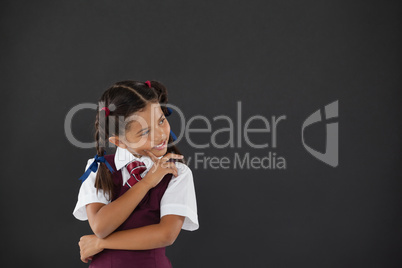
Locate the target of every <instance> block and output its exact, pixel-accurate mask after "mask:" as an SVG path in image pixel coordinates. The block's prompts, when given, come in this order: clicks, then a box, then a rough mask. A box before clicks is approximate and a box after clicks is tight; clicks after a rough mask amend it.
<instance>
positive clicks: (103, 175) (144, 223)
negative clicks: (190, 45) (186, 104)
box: [73, 81, 199, 268]
mask: <svg viewBox="0 0 402 268" xmlns="http://www.w3.org/2000/svg"><path fill="white" fill-rule="evenodd" d="M167 101H168V99H167V91H166V88H165V87H164V86H163V85H162V84H161V83H159V82H157V81H146V82H145V83H142V82H137V81H122V82H118V83H116V84H114V85H113V86H112V87H110V88H109V89H108V90H106V91H105V92H104V93H103V95H102V97H101V99H100V100H99V107H98V108H99V109H98V113H97V115H96V122H95V129H96V133H95V140H96V150H97V155H95V157H94V158H92V159H89V160H88V163H87V166H86V169H85V170H86V172H85V174H84V175H83V176H82V177H81V179H82V180H83V183H82V185H81V188H80V191H79V194H78V201H77V204H76V207H75V209H74V212H73V215H74V216H75V217H76V218H77V219H79V220H88V222H89V225H90V227H91V229H92V231H93V232H94V235H87V236H83V237H81V239H80V242H79V246H80V249H81V251H80V253H81V260H82V261H83V262H88V260H91V264H90V267H92V268H98V267H101V268H106V267H125V268H126V267H141V268H147V267H158V268H166V267H172V266H171V263H170V261H169V260H168V258H167V257H166V255H165V247H166V246H169V245H171V244H173V242H174V241H175V239H176V238H177V236H178V235H179V232H180V230H181V229H184V230H189V231H192V230H196V229H198V227H199V225H198V217H197V205H196V196H195V190H194V183H193V176H192V172H191V170H190V169H189V168H188V167H187V166H186V165H185V164H184V160H183V156H182V155H180V152H179V151H178V149H177V148H176V147H175V146H173V145H170V143H172V142H173V138H172V135H171V134H173V133H172V132H171V131H170V125H169V123H168V121H167V120H166V118H165V115H169V114H170V112H171V111H170V110H169V109H167V108H166V107H164V105H166V104H167ZM173 135H174V134H173ZM106 139H108V140H109V142H110V143H113V144H114V145H116V146H117V149H116V153H115V154H112V155H106V154H105V147H106ZM98 165H99V167H98Z"/></svg>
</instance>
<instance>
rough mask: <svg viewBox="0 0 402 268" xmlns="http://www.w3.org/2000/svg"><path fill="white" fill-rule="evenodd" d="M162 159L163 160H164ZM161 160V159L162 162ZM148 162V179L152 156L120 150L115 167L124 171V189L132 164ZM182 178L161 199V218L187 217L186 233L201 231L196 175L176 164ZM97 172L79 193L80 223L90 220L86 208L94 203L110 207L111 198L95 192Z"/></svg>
mask: <svg viewBox="0 0 402 268" xmlns="http://www.w3.org/2000/svg"><path fill="white" fill-rule="evenodd" d="M161 157H162V156H161ZM161 157H158V158H161ZM134 160H136V161H142V162H144V164H145V166H146V168H147V170H146V171H144V172H143V173H142V174H141V177H144V176H145V175H146V174H147V172H148V171H149V169H150V168H151V167H152V165H153V162H152V160H151V158H149V157H148V156H142V157H141V158H138V157H135V156H134V155H132V154H131V153H130V152H129V151H128V150H126V149H122V148H120V147H117V149H116V154H115V158H114V162H115V166H116V169H117V170H121V173H122V178H123V185H124V184H125V183H126V182H127V181H128V179H129V178H130V174H129V173H128V170H127V168H126V165H127V164H128V163H130V162H132V161H134ZM93 161H94V158H91V159H89V160H88V163H87V165H86V167H85V170H87V169H88V167H89V166H90V165H91V164H92V162H93ZM176 167H177V171H178V176H177V177H175V176H174V175H173V176H172V179H171V180H170V182H169V184H168V187H167V189H166V191H165V193H164V194H163V196H162V199H161V205H160V212H161V215H160V217H161V218H162V217H163V216H165V215H169V214H173V215H180V216H184V217H185V219H184V223H183V227H182V229H183V230H188V231H194V230H197V229H198V227H199V224H198V216H197V201H196V196H195V189H194V182H193V174H192V172H191V169H190V168H189V167H188V166H187V165H185V164H183V163H181V162H176ZM95 178H96V172H95V173H94V172H91V173H90V174H89V176H88V178H87V179H86V180H85V181H84V182H83V183H82V185H81V188H80V191H79V193H78V201H77V204H76V206H75V208H74V211H73V215H74V217H76V218H77V219H79V220H82V221H85V220H88V216H87V211H86V205H87V204H90V203H103V204H109V203H110V201H109V200H108V199H109V196H108V195H107V193H105V192H104V191H103V190H102V189H99V190H98V193H96V188H95V186H94V185H95Z"/></svg>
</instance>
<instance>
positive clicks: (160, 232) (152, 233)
mask: <svg viewBox="0 0 402 268" xmlns="http://www.w3.org/2000/svg"><path fill="white" fill-rule="evenodd" d="M172 243H173V241H171V239H169V235H168V233H167V232H166V230H165V228H163V226H162V225H161V224H153V225H147V226H144V227H140V228H135V229H129V230H124V231H119V232H115V233H112V234H111V235H109V236H108V237H106V238H103V239H101V238H99V239H98V246H99V248H100V249H101V250H103V249H106V248H107V249H120V250H146V249H154V248H161V247H166V246H169V245H171V244H172Z"/></svg>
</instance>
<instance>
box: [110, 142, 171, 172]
mask: <svg viewBox="0 0 402 268" xmlns="http://www.w3.org/2000/svg"><path fill="white" fill-rule="evenodd" d="M162 157H163V156H160V157H157V158H158V159H160V158H162ZM132 161H141V162H144V164H145V166H146V167H147V170H148V169H149V168H150V167H151V166H152V165H153V161H152V160H151V158H150V157H149V156H145V155H143V156H141V157H140V158H138V157H136V156H134V155H133V154H132V153H130V152H129V151H128V150H127V149H123V148H120V147H117V149H116V154H115V156H114V164H115V166H116V169H117V170H120V169H122V167H124V166H126V165H127V164H128V163H130V162H132Z"/></svg>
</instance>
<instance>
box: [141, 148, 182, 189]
mask: <svg viewBox="0 0 402 268" xmlns="http://www.w3.org/2000/svg"><path fill="white" fill-rule="evenodd" d="M144 152H145V153H146V155H147V156H149V157H150V158H151V160H152V161H153V162H154V165H153V166H152V168H151V170H149V171H148V173H147V174H146V175H145V177H144V178H143V179H142V180H141V181H142V182H145V183H148V184H149V185H150V187H151V188H153V187H155V186H156V185H158V183H159V182H160V181H161V180H162V179H163V177H164V176H165V175H166V174H169V173H171V174H173V175H174V176H176V177H177V176H178V171H177V167H176V164H175V163H174V162H170V159H182V158H183V156H182V155H179V154H173V153H168V154H166V155H164V156H163V157H162V158H161V159H158V158H157V157H156V156H155V155H154V154H153V153H152V152H150V151H147V150H144Z"/></svg>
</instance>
